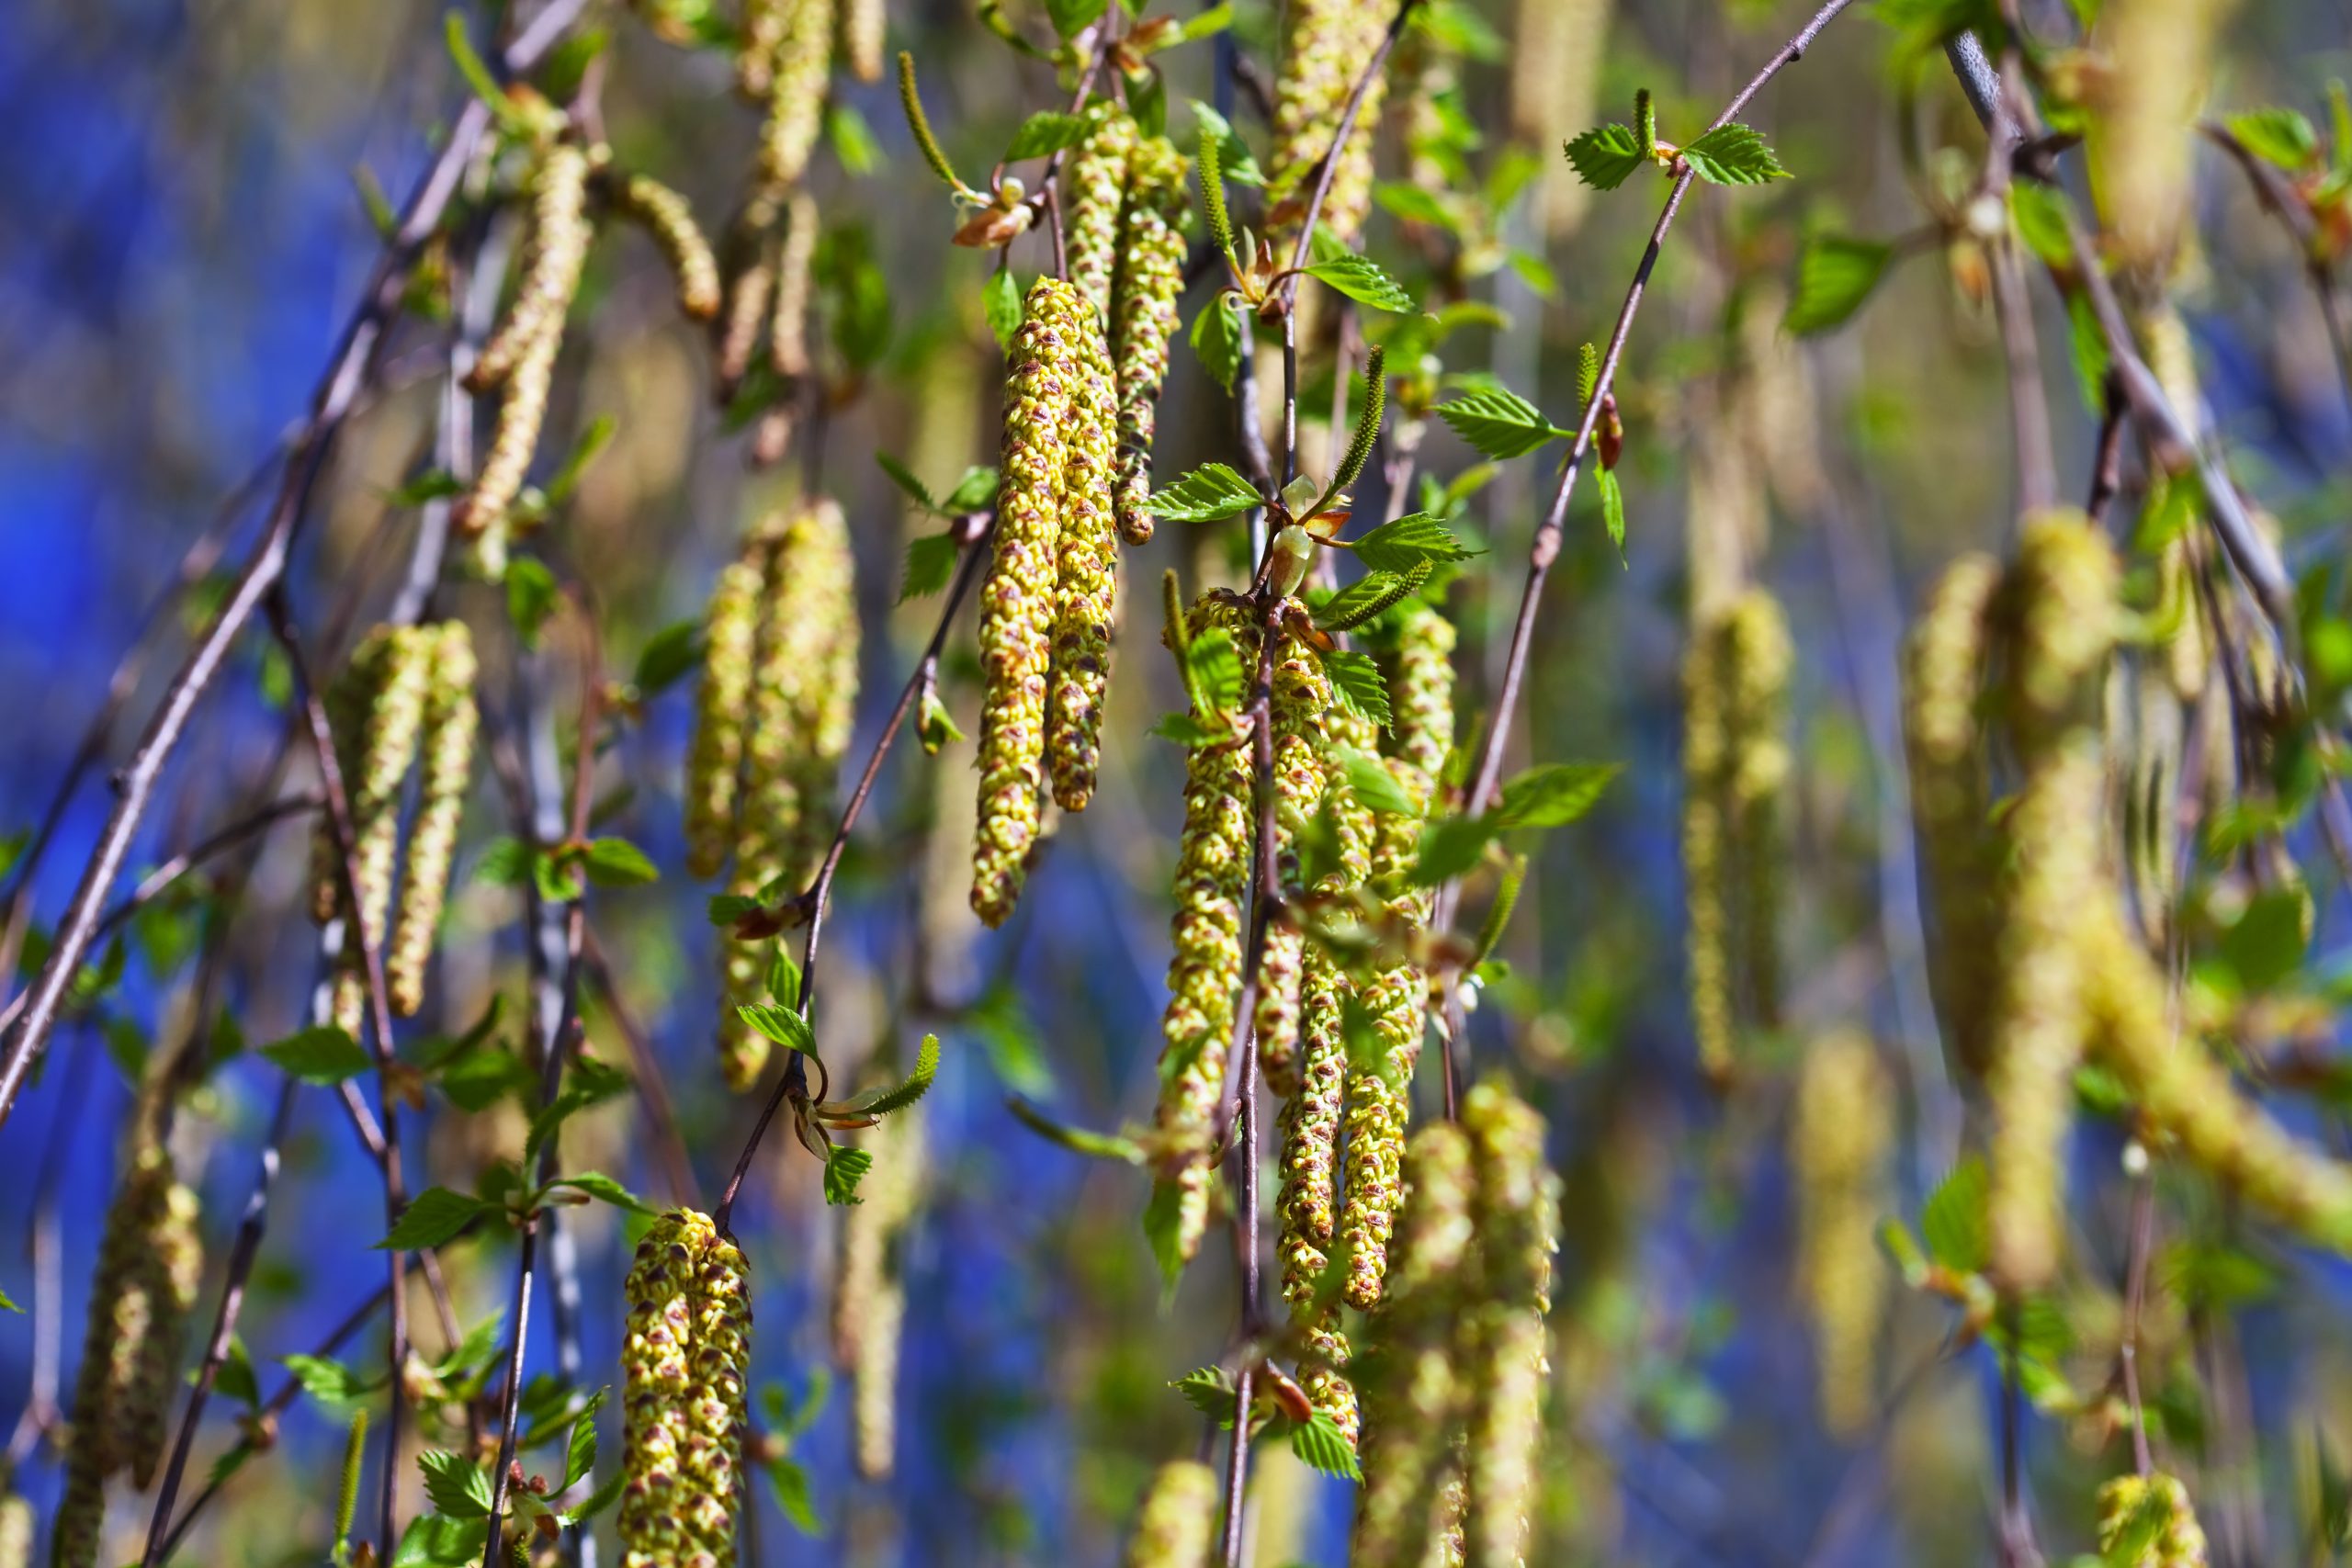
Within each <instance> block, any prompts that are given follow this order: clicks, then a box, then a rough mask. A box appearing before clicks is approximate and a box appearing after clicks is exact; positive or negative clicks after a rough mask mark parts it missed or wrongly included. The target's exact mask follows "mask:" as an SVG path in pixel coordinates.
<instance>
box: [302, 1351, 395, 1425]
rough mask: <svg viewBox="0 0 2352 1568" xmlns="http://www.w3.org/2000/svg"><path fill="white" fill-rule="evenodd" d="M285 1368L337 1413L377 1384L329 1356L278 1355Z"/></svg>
mask: <svg viewBox="0 0 2352 1568" xmlns="http://www.w3.org/2000/svg"><path fill="white" fill-rule="evenodd" d="M279 1359H280V1360H282V1361H284V1362H285V1363H286V1370H287V1371H288V1373H289V1374H291V1375H292V1377H293V1379H294V1381H295V1382H298V1383H300V1384H301V1385H302V1392H303V1393H306V1394H308V1395H309V1396H310V1397H311V1399H312V1400H313V1401H315V1402H316V1403H318V1404H322V1405H325V1406H326V1407H327V1408H328V1410H329V1411H330V1412H332V1413H334V1414H337V1415H340V1414H341V1413H342V1412H343V1410H344V1409H345V1407H347V1406H350V1405H355V1404H359V1403H360V1402H361V1401H362V1400H364V1399H366V1398H367V1397H368V1395H369V1394H371V1393H375V1392H376V1387H377V1385H376V1384H375V1383H374V1382H369V1381H368V1379H366V1378H363V1377H361V1376H359V1375H358V1374H357V1373H356V1372H354V1371H352V1370H351V1369H350V1368H349V1367H346V1366H345V1365H344V1364H343V1363H342V1362H341V1361H338V1360H336V1359H334V1358H333V1357H331V1356H282V1357H280V1358H279Z"/></svg>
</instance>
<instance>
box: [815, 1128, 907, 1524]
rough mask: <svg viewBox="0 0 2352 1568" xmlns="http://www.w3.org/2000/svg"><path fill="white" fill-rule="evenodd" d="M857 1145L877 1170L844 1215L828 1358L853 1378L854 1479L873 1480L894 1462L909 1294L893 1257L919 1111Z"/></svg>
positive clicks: (902, 1218) (903, 1225)
mask: <svg viewBox="0 0 2352 1568" xmlns="http://www.w3.org/2000/svg"><path fill="white" fill-rule="evenodd" d="M861 1146H862V1147H864V1148H865V1149H867V1150H869V1151H871V1152H872V1154H873V1156H874V1166H873V1169H872V1171H871V1172H870V1173H869V1174H868V1175H867V1177H866V1178H865V1180H864V1181H863V1182H861V1183H859V1185H858V1195H859V1197H860V1198H861V1199H862V1200H863V1201H861V1202H858V1203H855V1204H854V1205H852V1206H851V1207H850V1209H849V1210H848V1212H847V1213H844V1214H842V1245H841V1264H840V1269H839V1271H838V1272H837V1273H836V1275H835V1277H834V1284H833V1314H832V1319H833V1321H832V1331H833V1359H834V1360H835V1361H836V1362H837V1363H838V1364H839V1365H841V1366H842V1367H843V1368H845V1369H847V1370H848V1371H849V1374H850V1393H851V1398H850V1426H851V1435H852V1448H853V1450H854V1453H855V1455H856V1459H857V1472H858V1473H859V1474H860V1475H862V1476H864V1477H865V1479H866V1480H868V1481H878V1480H881V1479H883V1478H885V1477H887V1476H888V1475H889V1473H890V1472H891V1470H892V1469H893V1467H894V1465H895V1463H896V1461H897V1455H898V1419H897V1416H898V1393H899V1335H900V1332H901V1329H902V1327H903V1325H904V1322H905V1318H906V1309H907V1292H906V1287H905V1284H904V1282H903V1280H901V1279H900V1277H899V1269H898V1266H897V1264H896V1263H895V1262H894V1260H893V1258H892V1253H893V1252H894V1250H896V1249H897V1248H898V1247H899V1243H900V1237H901V1236H902V1235H904V1233H905V1231H906V1228H907V1224H908V1222H909V1221H910V1219H911V1218H912V1217H913V1215H914V1213H915V1210H916V1207H917V1205H918V1203H919V1202H920V1200H921V1198H922V1179H923V1125H922V1108H921V1107H920V1106H917V1107H912V1108H910V1109H908V1110H906V1111H899V1112H898V1113H896V1114H894V1115H891V1116H888V1117H886V1118H885V1119H884V1120H883V1121H882V1122H880V1123H879V1124H878V1125H877V1126H876V1127H875V1128H874V1130H873V1131H872V1132H870V1133H867V1134H865V1140H864V1142H863V1144H862V1145H861Z"/></svg>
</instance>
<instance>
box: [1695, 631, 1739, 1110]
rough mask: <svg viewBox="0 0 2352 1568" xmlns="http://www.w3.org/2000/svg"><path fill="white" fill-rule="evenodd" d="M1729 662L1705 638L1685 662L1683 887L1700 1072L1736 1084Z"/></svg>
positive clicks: (1704, 636)
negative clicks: (1727, 794)
mask: <svg viewBox="0 0 2352 1568" xmlns="http://www.w3.org/2000/svg"><path fill="white" fill-rule="evenodd" d="M1728 706H1729V701H1728V694H1727V693H1725V692H1724V681H1723V661H1722V660H1720V659H1719V658H1718V657H1717V649H1716V646H1715V640H1714V638H1713V637H1711V636H1709V635H1707V634H1706V632H1705V631H1703V630H1702V631H1701V632H1700V633H1699V634H1698V635H1694V636H1693V637H1691V646H1690V649H1689V650H1688V651H1687V652H1686V653H1685V654H1684V655H1683V660H1682V884H1683V888H1684V905H1685V911H1686V912H1685V915H1684V922H1685V924H1684V931H1683V942H1684V953H1685V962H1686V964H1687V965H1688V967H1689V972H1690V985H1691V1032H1692V1033H1693V1034H1694V1035H1695V1036H1696V1037H1697V1040H1698V1045H1699V1065H1700V1066H1701V1067H1702V1069H1704V1070H1705V1072H1706V1074H1707V1076H1708V1077H1710V1078H1713V1079H1714V1080H1715V1081H1717V1082H1719V1083H1720V1082H1723V1081H1724V1080H1725V1079H1727V1078H1728V1077H1730V1076H1731V1070H1732V1064H1733V1062H1734V1061H1735V1060H1736V1057H1737V1055H1738V1053H1737V1052H1736V1049H1735V1048H1734V1036H1735V1033H1736V1029H1737V1021H1736V1013H1735V1010H1734V1008H1733V1005H1732V977H1731V908H1730V900H1729V899H1728V898H1727V897H1725V888H1724V881H1725V870H1726V861H1727V849H1728V840H1729V837H1730V835H1729V832H1728V829H1727V824H1726V823H1725V822H1724V807H1723V789H1722V780H1723V772H1724V759H1725V758H1726V757H1727V756H1728V755H1729V753H1730V750H1731V743H1730V735H1729V733H1728V722H1727V716H1726V713H1725V710H1726V708H1727V707H1728Z"/></svg>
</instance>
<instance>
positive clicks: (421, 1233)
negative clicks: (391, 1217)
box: [376, 1187, 491, 1252]
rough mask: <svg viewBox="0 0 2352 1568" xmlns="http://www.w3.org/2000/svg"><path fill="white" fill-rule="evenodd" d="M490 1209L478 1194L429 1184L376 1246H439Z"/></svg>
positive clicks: (403, 1248)
mask: <svg viewBox="0 0 2352 1568" xmlns="http://www.w3.org/2000/svg"><path fill="white" fill-rule="evenodd" d="M487 1213H491V1205H489V1204H488V1203H485V1202H483V1201H481V1199H479V1198H469V1197H467V1196H466V1195H465V1194H464V1193H462V1192H452V1191H450V1190H448V1189H447V1188H446V1187H428V1188H426V1189H425V1190H424V1191H422V1192H420V1193H418V1194H417V1195H416V1196H415V1197H414V1198H412V1199H410V1200H409V1205H408V1207H407V1208H405V1209H403V1210H401V1217H400V1223H399V1224H395V1225H393V1226H392V1229H391V1233H390V1235H387V1236H385V1237H384V1239H383V1240H381V1241H379V1242H378V1243H377V1244H376V1246H377V1247H379V1248H387V1247H389V1248H392V1249H395V1250H397V1251H401V1252H414V1251H416V1250H417V1249H418V1248H420V1247H439V1246H441V1245H442V1244H443V1243H445V1242H447V1241H449V1240H450V1239H451V1238H453V1237H455V1236H456V1235H457V1234H458V1232H459V1231H461V1230H464V1229H465V1228H466V1226H468V1225H469V1224H472V1223H473V1222H474V1221H475V1220H476V1219H478V1218H480V1217H481V1216H482V1215H484V1214H487Z"/></svg>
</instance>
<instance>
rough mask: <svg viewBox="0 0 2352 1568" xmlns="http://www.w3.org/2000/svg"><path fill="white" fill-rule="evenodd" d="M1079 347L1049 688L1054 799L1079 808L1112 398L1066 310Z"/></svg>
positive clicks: (1096, 338)
mask: <svg viewBox="0 0 2352 1568" xmlns="http://www.w3.org/2000/svg"><path fill="white" fill-rule="evenodd" d="M1068 332H1069V336H1070V337H1071V339H1072V340H1074V342H1075V344H1076V346H1077V350H1078V353H1077V363H1076V365H1075V367H1073V369H1072V371H1071V374H1070V377H1069V387H1070V391H1071V396H1070V414H1071V423H1070V429H1069V439H1068V440H1067V442H1066V443H1065V444H1064V451H1065V454H1066V461H1065V464H1064V466H1063V469H1062V508H1061V528H1060V536H1059V539H1058V543H1057V562H1056V569H1055V570H1056V582H1055V588H1054V623H1053V668H1052V671H1051V682H1052V689H1051V692H1050V694H1049V700H1048V706H1047V713H1046V756H1047V757H1048V758H1049V759H1051V773H1052V775H1053V785H1054V803H1055V804H1056V805H1057V806H1059V807H1061V808H1062V809H1063V810H1065V811H1083V810H1085V809H1086V807H1087V806H1088V804H1089V803H1090V802H1091V801H1092V800H1093V798H1094V782H1095V776H1096V773H1097V772H1098V771H1099V769H1100V768H1101V766H1102V761H1103V747H1102V740H1101V735H1102V728H1103V694H1104V693H1105V691H1106V690H1107V689H1108V688H1109V685H1110V677H1111V629H1112V622H1113V620H1114V618H1115V616H1116V614H1117V599H1118V570H1119V541H1118V538H1117V536H1116V535H1115V534H1114V526H1113V523H1112V515H1111V479H1112V468H1113V464H1114V461H1115V459H1116V455H1117V454H1116V443H1115V434H1116V432H1115V430H1114V424H1115V422H1116V419H1117V403H1116V394H1115V393H1114V389H1113V387H1112V377H1111V362H1110V356H1109V355H1108V354H1107V353H1106V352H1105V350H1104V348H1103V333H1102V332H1101V330H1100V329H1099V328H1098V327H1097V326H1096V325H1095V322H1094V321H1093V319H1092V318H1091V315H1090V314H1089V313H1088V312H1087V311H1085V310H1075V309H1073V310H1070V311H1069V323H1068Z"/></svg>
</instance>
